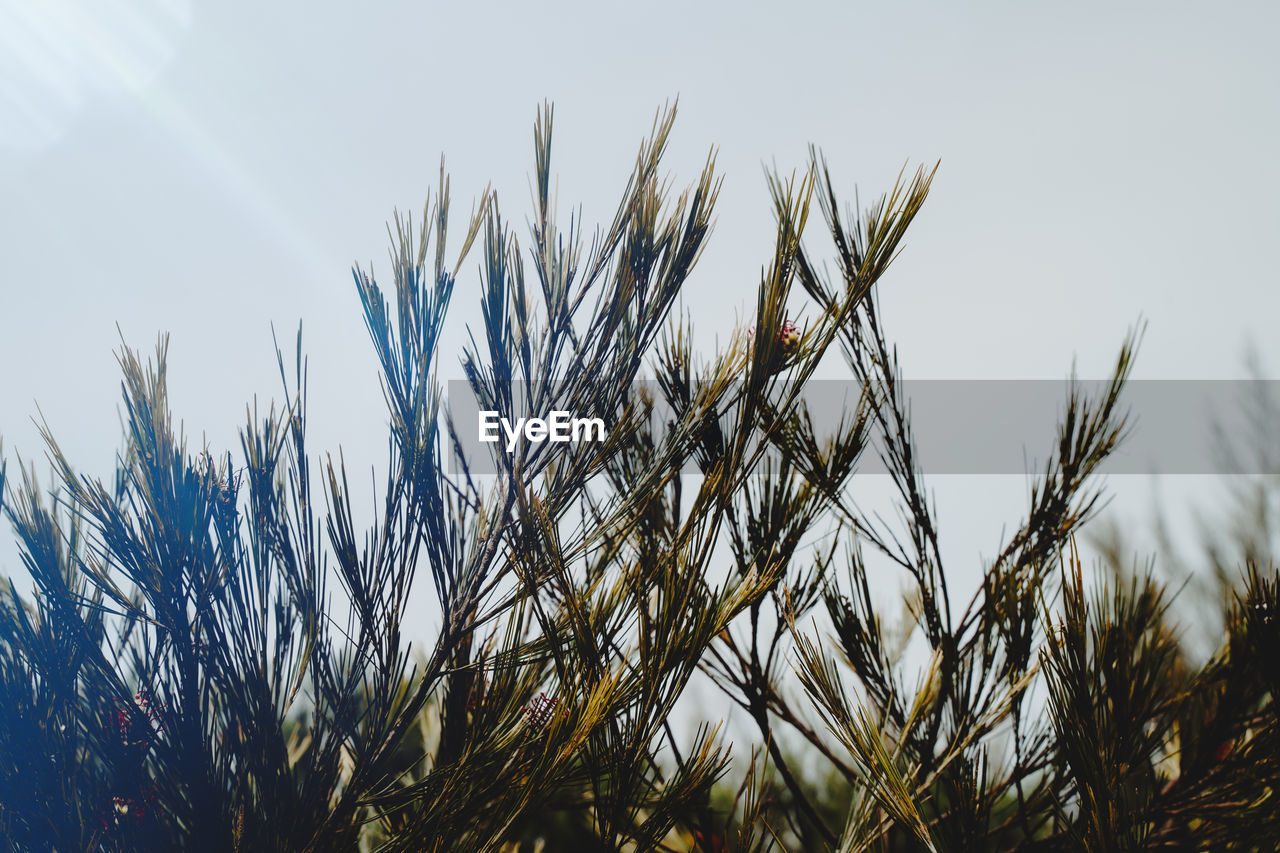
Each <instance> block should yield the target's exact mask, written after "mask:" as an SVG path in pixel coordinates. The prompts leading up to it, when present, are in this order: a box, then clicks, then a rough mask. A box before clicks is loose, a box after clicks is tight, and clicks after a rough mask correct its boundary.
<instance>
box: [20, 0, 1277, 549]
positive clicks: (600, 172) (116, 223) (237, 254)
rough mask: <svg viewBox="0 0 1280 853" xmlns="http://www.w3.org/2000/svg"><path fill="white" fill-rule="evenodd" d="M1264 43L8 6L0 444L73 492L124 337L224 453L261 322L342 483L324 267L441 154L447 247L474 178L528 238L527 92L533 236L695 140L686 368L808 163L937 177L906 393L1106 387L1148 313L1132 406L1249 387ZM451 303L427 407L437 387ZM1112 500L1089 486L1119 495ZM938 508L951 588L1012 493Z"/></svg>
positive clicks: (689, 6) (1168, 31)
mask: <svg viewBox="0 0 1280 853" xmlns="http://www.w3.org/2000/svg"><path fill="white" fill-rule="evenodd" d="M1277 32H1280V5H1276V4H1274V3H1232V4H1213V5H1212V6H1210V5H1207V4H1191V3H1165V2H1161V3H1127V4H1114V3H1080V2H1077V3H1071V4H1032V3H1014V2H1008V3H981V4H971V3H964V4H961V3H930V4H915V3H912V4H890V3H876V4H864V3H801V2H792V3H786V4H782V3H778V4H763V3H699V2H688V0H686V2H679V3H673V2H645V3H629V4H620V3H613V2H594V3H581V4H564V3H520V4H516V3H510V4H502V3H485V4H479V3H461V2H458V3H452V4H448V5H446V4H441V3H404V4H390V3H385V4H375V3H366V4H353V3H331V2H307V3H303V2H277V3H261V2H239V0H223V2H218V3H189V2H185V0H112V2H103V0H94V1H93V2H89V0H37V1H36V2H31V1H30V0H0V366H2V369H0V436H3V437H4V439H5V444H4V450H5V453H6V455H7V456H8V457H9V458H10V460H11V463H12V461H13V459H14V454H15V451H16V452H20V453H22V454H23V456H24V457H26V458H31V457H36V458H40V455H41V453H42V448H41V445H40V443H39V440H38V437H37V433H36V430H35V428H34V426H33V425H32V424H31V421H30V417H31V416H32V415H34V414H35V412H36V406H37V404H38V405H39V407H40V410H41V411H42V412H43V413H44V416H45V417H46V418H47V419H48V422H49V424H50V426H51V427H52V428H53V430H54V432H55V434H56V435H57V437H58V438H59V440H60V441H61V442H62V444H63V446H64V449H65V450H66V451H67V453H68V455H69V456H70V458H71V459H72V461H73V462H74V463H77V464H79V465H81V466H83V468H84V469H85V470H86V471H89V472H92V473H98V474H105V473H106V472H107V471H108V470H109V465H110V461H111V458H112V453H113V451H114V450H115V448H116V447H117V446H118V445H119V440H120V434H119V427H118V421H117V413H116V412H117V402H118V400H119V372H118V368H117V365H116V364H115V361H114V359H113V358H112V355H111V353H112V351H113V349H115V348H117V347H118V346H119V344H120V338H119V335H118V333H117V330H116V326H117V324H118V325H119V328H120V330H121V331H122V332H123V335H124V338H125V340H126V341H127V342H128V344H129V345H131V346H134V347H137V348H141V349H143V350H147V351H149V350H150V349H151V348H152V346H153V343H154V340H155V337H156V334H157V333H158V332H160V331H167V332H170V333H171V335H172V341H171V347H170V385H171V399H172V403H173V406H174V409H175V415H176V417H178V418H180V419H182V420H183V421H184V422H185V423H186V424H187V428H188V431H189V433H194V436H193V437H194V439H195V441H196V443H197V445H198V443H199V439H200V434H201V432H205V433H206V434H207V435H208V438H209V441H210V442H211V444H212V445H213V446H214V448H215V449H217V448H219V447H221V448H226V447H228V446H236V443H235V429H236V427H237V426H238V425H239V424H240V423H242V422H243V418H244V404H245V402H246V400H249V399H251V398H252V396H253V395H254V394H258V395H259V397H260V399H262V400H263V401H265V400H266V399H269V398H270V397H272V396H275V397H277V398H278V397H279V396H280V395H279V389H278V382H277V380H276V378H275V374H274V371H275V365H274V358H273V354H272V344H271V332H270V324H271V323H272V322H274V323H275V325H276V328H277V330H278V331H279V332H280V333H281V335H282V338H284V339H285V340H286V341H289V342H291V341H292V334H293V331H294V330H295V329H296V326H297V323H298V321H299V320H302V321H303V323H304V327H305V335H306V348H307V351H308V353H309V354H310V357H311V376H312V407H311V415H312V426H311V430H312V438H311V444H312V447H313V448H315V449H316V450H320V449H336V447H337V446H338V445H339V444H341V445H342V446H343V448H344V450H345V452H346V458H347V460H348V462H349V463H350V464H351V466H352V468H353V469H354V470H355V471H366V472H367V471H368V470H369V466H371V465H373V464H375V463H377V462H378V461H379V460H380V459H381V458H382V456H383V454H384V453H385V446H386V445H385V433H384V432H383V424H384V423H385V417H384V413H383V407H382V401H381V396H380V393H379V391H378V386H377V381H376V372H375V361H374V357H373V354H372V350H371V348H370V346H369V345H368V343H367V339H366V336H365V332H364V328H363V321H362V317H361V313H360V309H359V305H358V301H357V298H356V295H355V291H354V287H353V285H352V280H351V275H350V268H351V265H352V263H353V262H357V261H358V262H360V263H361V264H364V265H366V266H367V265H368V264H369V263H370V262H372V265H373V268H374V271H375V273H383V272H386V271H387V269H388V264H387V262H386V245H387V236H386V230H385V227H384V223H385V222H386V221H387V219H389V217H390V215H391V213H392V211H393V209H395V208H399V209H401V210H412V211H415V212H417V211H420V209H421V206H422V202H423V200H424V198H425V196H426V192H427V190H428V188H430V187H432V186H433V185H434V182H435V180H436V174H437V170H438V166H439V160H440V156H441V155H442V154H443V155H444V156H445V157H446V164H447V168H448V169H449V171H450V172H451V173H452V175H453V195H454V201H455V205H456V213H457V214H458V218H459V219H460V218H461V216H462V215H463V214H465V212H466V211H467V209H468V208H469V207H470V202H471V199H473V198H475V197H476V196H478V195H479V193H480V192H481V191H482V189H483V188H484V187H485V185H486V184H487V183H490V182H492V184H493V186H494V187H495V188H496V189H497V190H498V193H499V198H500V201H501V203H502V206H503V209H504V212H505V215H506V216H507V217H508V218H510V219H512V220H513V221H515V222H521V221H523V220H524V219H525V217H526V216H527V214H528V211H529V204H528V200H529V191H528V180H529V176H530V173H531V167H532V156H531V155H532V123H533V119H534V115H535V109H536V107H537V106H538V105H539V104H540V103H541V102H542V101H543V99H550V100H551V101H553V102H554V103H555V107H556V157H555V161H554V165H555V167H556V169H557V171H558V173H559V175H560V199H561V203H562V207H563V209H564V210H565V212H566V213H567V210H568V208H569V206H570V204H577V203H581V204H582V207H583V212H584V215H585V216H586V218H587V221H588V222H596V221H601V220H607V219H608V218H609V216H610V215H611V213H612V211H613V209H614V206H615V205H616V203H617V200H618V194H619V192H620V191H621V189H622V187H623V184H624V181H625V177H626V173H627V170H628V168H629V166H630V164H631V162H632V160H633V158H634V155H635V150H636V146H637V144H638V143H639V141H640V139H641V137H642V136H643V135H644V134H645V133H646V132H647V131H648V129H649V126H650V123H651V121H652V118H653V115H654V112H655V111H656V110H657V109H658V108H659V107H661V106H662V104H663V103H664V102H665V101H667V100H669V99H672V98H675V97H676V96H678V97H679V117H678V119H677V122H676V126H675V132H674V136H673V141H672V147H671V151H670V155H669V158H668V160H667V165H668V168H669V169H670V173H671V175H672V178H673V180H674V182H675V184H676V185H678V186H682V185H684V184H685V183H687V182H689V181H692V180H693V179H694V178H695V177H696V175H697V170H698V168H699V167H700V165H701V163H702V161H703V159H704V158H705V156H706V153H707V151H708V149H709V148H710V147H711V146H716V147H718V150H719V166H720V169H721V171H722V172H723V174H724V177H725V185H724V191H723V193H722V195H721V199H720V205H719V215H718V223H717V229H716V232H715V234H714V235H713V238H712V240H711V243H710V246H709V249H708V251H707V254H706V255H705V256H704V259H703V261H702V264H701V266H700V268H699V269H698V270H697V271H696V272H695V275H694V277H693V280H692V281H691V282H690V285H689V288H688V290H687V291H686V296H685V306H686V307H687V309H688V310H689V312H690V313H691V315H692V317H693V319H694V322H695V324H696V325H697V326H698V328H699V330H700V333H701V334H702V335H703V336H704V337H703V340H704V341H705V342H706V345H707V346H708V347H709V346H711V345H712V342H713V340H714V336H715V335H717V334H719V335H721V336H723V335H724V333H726V332H727V331H728V330H729V329H730V328H732V326H733V323H734V321H735V319H736V318H737V317H741V316H742V315H743V314H744V313H745V312H746V311H747V310H748V309H749V307H750V306H752V305H753V304H754V296H753V294H754V288H755V285H756V282H757V281H758V279H759V273H760V268H761V266H762V265H763V264H765V263H766V262H767V261H768V258H769V252H770V250H771V246H772V240H771V230H772V221H771V213H770V208H769V204H768V197H767V193H766V189H765V184H764V181H763V178H762V172H761V164H762V163H765V162H776V163H777V164H778V166H779V167H780V168H782V169H783V170H784V171H789V170H791V169H793V168H798V167H801V166H802V165H803V162H804V158H805V154H806V149H807V146H808V145H809V144H810V143H811V142H812V143H816V144H818V145H819V146H821V147H822V148H823V150H824V151H825V152H826V154H827V155H828V158H829V160H830V162H831V164H832V166H833V169H834V172H835V174H836V175H837V177H838V178H839V180H840V181H841V182H842V184H843V185H844V186H845V187H846V188H847V191H846V195H847V197H848V198H849V199H850V200H852V196H853V192H852V191H853V187H854V185H855V183H856V185H857V187H858V188H859V190H860V192H861V195H862V198H863V199H864V201H865V200H868V199H870V198H872V197H874V196H876V195H878V194H879V193H880V192H883V191H884V190H886V189H888V188H889V186H890V185H891V183H892V180H893V178H894V176H895V175H896V174H897V172H898V170H899V169H900V168H901V167H902V165H903V164H904V163H910V164H912V165H913V166H914V165H915V164H917V163H921V162H925V163H929V164H932V163H933V162H934V161H936V160H938V159H941V161H942V165H941V169H940V171H939V173H938V177H937V179H936V181H935V184H934V189H933V193H932V195H931V198H930V200H929V202H928V204H927V205H926V207H925V210H924V212H923V213H922V215H921V216H920V217H919V219H918V220H917V222H916V224H915V225H914V227H913V229H912V231H911V233H910V234H909V237H908V239H907V244H906V248H905V251H904V253H903V255H902V256H901V258H900V260H899V261H898V263H897V264H896V265H895V267H894V269H893V270H892V271H891V272H890V274H889V276H888V277H887V279H886V280H885V282H884V284H883V290H882V304H883V308H884V313H885V315H886V319H887V323H888V326H889V330H890V334H891V335H892V336H893V337H894V338H895V339H896V340H897V342H898V343H899V344H900V347H901V353H902V358H903V364H904V368H905V371H906V374H907V375H908V377H911V378H932V379H961V378H975V379H978V378H981V379H989V378H1059V377H1062V376H1065V375H1066V373H1067V372H1068V370H1069V369H1070V366H1071V363H1072V360H1073V359H1076V360H1077V361H1078V365H1079V370H1080V373H1081V374H1082V375H1083V376H1086V377H1101V376H1103V375H1104V374H1105V373H1106V370H1107V368H1108V366H1109V365H1110V363H1111V361H1112V359H1113V358H1114V355H1115V352H1116V349H1117V347H1118V346H1119V344H1120V341H1121V339H1122V337H1123V335H1124V332H1125V330H1126V329H1127V328H1129V327H1130V326H1132V325H1133V324H1134V323H1135V322H1136V321H1137V320H1138V318H1139V316H1143V317H1145V318H1146V319H1147V320H1148V321H1149V324H1150V325H1149V328H1148V332H1147V335H1146V338H1145V341H1144V344H1143V347H1142V350H1141V353H1140V356H1139V361H1138V366H1137V369H1136V375H1137V376H1138V377H1146V378H1167V379H1176V378H1188V379H1202V378H1226V377H1238V376H1242V375H1244V366H1243V360H1242V354H1243V352H1244V349H1245V345H1246V342H1248V341H1250V340H1252V341H1253V342H1255V343H1256V345H1257V346H1258V348H1259V349H1260V351H1261V354H1262V361H1263V363H1264V365H1270V366H1273V367H1274V366H1276V365H1280V343H1277V341H1276V340H1275V339H1274V337H1273V336H1272V335H1271V334H1269V333H1270V330H1271V326H1272V324H1273V320H1272V318H1273V317H1274V315H1275V314H1276V309H1277V308H1278V307H1280V297H1277V295H1276V293H1277V291H1276V287H1275V285H1276V283H1277V282H1276V277H1277V276H1276V272H1275V266H1274V264H1273V263H1272V259H1271V251H1272V249H1273V245H1274V235H1275V234H1276V233H1277V231H1278V230H1280V213H1278V208H1277V199H1278V198H1280V165H1278V163H1277V158H1276V157H1275V149H1276V140H1277V135H1278V133H1277V132H1278V131H1280V99H1278V98H1277V97H1276V92H1275V87H1276V84H1277V82H1278V81H1280V52H1277V51H1276V50H1275V41H1276V33H1277ZM469 269H471V270H474V265H470V266H469ZM475 283H476V278H475V276H474V274H472V275H469V276H468V277H467V278H465V279H464V281H463V282H462V283H461V284H460V287H459V289H458V291H457V292H456V301H457V306H456V307H457V309H458V313H457V315H456V316H457V318H458V322H457V323H456V324H454V325H453V326H452V327H451V334H452V335H453V336H454V337H453V339H452V341H446V342H445V345H444V349H443V353H444V358H443V359H442V360H441V364H440V367H441V379H451V378H460V376H461V373H460V371H459V370H458V368H457V361H456V357H455V354H456V353H458V352H460V349H459V345H460V342H461V340H462V337H461V329H462V324H463V323H465V322H466V321H468V320H470V319H473V318H474V317H475V316H476V311H475V310H474V304H475V302H476V300H477V292H476V289H475ZM1048 442H1049V436H1045V443H1046V447H1047V445H1048ZM378 467H379V471H380V472H381V469H382V465H381V464H379V466H378ZM40 469H41V470H42V471H43V470H45V466H44V465H43V463H41V465H40ZM355 478H356V477H354V476H353V479H355ZM1140 480H1141V478H1120V479H1118V480H1116V481H1115V482H1114V486H1115V490H1116V491H1117V492H1123V491H1124V490H1125V489H1128V490H1129V492H1130V493H1131V494H1134V495H1137V496H1138V497H1140V498H1145V496H1146V494H1147V486H1146V485H1144V484H1142V483H1140V482H1139V481H1140ZM938 485H939V497H940V502H941V504H942V507H943V510H944V516H945V515H946V513H947V511H948V505H949V504H950V505H951V506H953V507H954V511H953V515H952V521H951V524H952V525H957V524H958V526H959V527H960V528H962V529H961V530H959V531H957V534H956V536H955V538H952V539H951V542H952V543H953V544H954V546H955V547H957V548H962V549H964V553H962V554H961V555H960V556H961V558H962V559H963V560H966V561H975V558H976V551H977V549H979V548H980V549H982V551H983V552H985V553H987V554H990V553H992V552H993V551H994V550H995V547H996V544H997V541H998V539H999V536H1000V528H1001V525H1002V524H1004V523H1006V522H1012V520H1013V518H1014V517H1015V515H1016V513H1017V512H1018V510H1019V509H1021V507H1022V503H1023V502H1022V498H1023V496H1024V495H1025V490H1026V481H1025V479H1024V478H1019V477H1004V478H983V479H981V480H974V479H972V478H940V482H939V484H938ZM975 489H981V490H984V493H985V494H988V495H989V497H990V500H986V501H979V502H974V501H972V500H971V499H966V497H965V496H966V495H972V493H973V491H974V490H975ZM943 521H944V525H946V524H947V521H948V519H947V518H945V517H944V519H943ZM947 529H948V528H947V527H946V526H944V532H945V531H946V530H947ZM8 540H9V536H8V535H7V533H6V534H5V535H4V536H0V573H7V572H11V571H14V570H15V569H16V568H17V561H16V557H15V556H14V552H13V549H12V546H11V544H10V543H9V541H8Z"/></svg>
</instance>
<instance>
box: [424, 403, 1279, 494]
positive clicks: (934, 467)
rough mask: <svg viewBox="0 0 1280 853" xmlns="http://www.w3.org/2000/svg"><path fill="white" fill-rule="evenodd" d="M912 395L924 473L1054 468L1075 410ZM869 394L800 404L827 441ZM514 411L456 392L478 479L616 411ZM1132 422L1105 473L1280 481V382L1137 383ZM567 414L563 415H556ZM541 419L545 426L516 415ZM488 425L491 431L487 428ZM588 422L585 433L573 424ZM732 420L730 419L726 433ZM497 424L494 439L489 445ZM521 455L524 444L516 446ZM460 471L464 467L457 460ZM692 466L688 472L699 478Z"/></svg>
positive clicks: (605, 421)
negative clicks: (511, 452) (491, 411)
mask: <svg viewBox="0 0 1280 853" xmlns="http://www.w3.org/2000/svg"><path fill="white" fill-rule="evenodd" d="M1077 385H1078V387H1079V390H1080V392H1081V393H1082V394H1083V396H1084V398H1085V399H1086V400H1089V401H1095V403H1096V402H1098V401H1101V400H1102V399H1103V395H1105V393H1106V390H1107V387H1108V383H1107V382H1106V381H1093V380H1080V381H1079V382H1078V383H1077ZM642 386H643V390H644V391H645V392H646V393H647V394H648V395H649V396H650V397H651V398H652V399H653V400H654V401H655V408H654V413H653V420H652V423H653V426H654V430H655V433H656V436H657V439H658V440H659V441H660V440H661V438H662V433H663V430H665V429H666V424H667V423H668V421H670V420H671V419H672V418H673V413H672V412H671V411H670V409H669V408H668V407H667V406H666V405H665V403H664V402H663V396H662V393H661V391H660V390H659V387H658V385H657V383H656V382H652V381H645V382H637V383H636V387H635V389H634V390H635V391H636V392H637V393H638V392H640V391H641V390H642ZM901 387H902V390H903V393H904V396H905V398H906V400H907V401H908V403H909V406H910V409H909V410H910V414H911V426H912V431H913V435H914V438H915V445H916V454H917V458H918V461H919V463H920V465H921V467H922V469H923V470H924V472H925V473H926V474H1027V473H1039V472H1042V471H1043V470H1044V466H1045V463H1046V462H1047V460H1048V459H1049V458H1050V455H1051V453H1052V451H1053V449H1054V448H1055V447H1056V445H1057V436H1058V424H1059V422H1060V421H1061V418H1062V414H1063V412H1065V410H1066V401H1067V395H1068V390H1069V383H1068V382H1067V381H1066V380H908V381H906V382H903V383H902V386H901ZM861 396H862V387H861V386H860V385H859V384H858V383H856V382H853V381H844V380H814V381H811V382H808V383H806V384H805V386H804V387H803V388H802V389H801V394H800V397H801V399H802V401H803V403H804V405H805V406H806V407H807V409H808V412H809V416H810V419H811V421H812V423H813V427H814V431H815V432H816V434H817V435H818V436H819V437H820V438H821V437H822V436H824V435H829V434H831V433H832V432H834V431H835V430H836V429H837V427H838V426H839V424H840V422H841V420H842V419H844V420H845V421H846V422H847V421H848V420H849V419H850V418H849V416H850V413H851V412H852V411H853V410H854V409H856V407H857V405H858V401H859V399H860V397H861ZM514 397H515V399H516V404H515V406H514V407H513V408H514V412H512V413H503V415H502V416H505V417H506V418H507V421H508V423H507V424H506V426H505V427H504V426H503V425H502V424H500V423H498V421H497V418H498V417H499V416H498V415H496V414H495V415H487V416H483V415H482V413H481V411H480V407H479V406H478V405H477V403H476V399H475V397H474V395H473V393H472V391H471V388H470V386H469V385H468V384H467V383H466V382H465V381H452V382H449V383H448V403H449V406H450V410H451V412H452V416H453V419H454V424H455V426H456V428H457V430H458V433H459V435H458V438H459V440H460V443H461V445H462V447H463V449H464V451H465V452H466V454H467V456H468V464H469V466H470V470H471V472H472V473H479V474H492V473H496V471H497V470H498V465H497V462H496V460H497V457H498V455H499V454H506V453H507V447H508V446H509V445H510V444H512V442H513V441H514V442H529V441H533V442H542V441H546V442H552V445H553V446H552V448H548V449H554V447H555V446H557V442H559V445H558V446H561V447H569V446H570V445H571V444H572V443H573V441H574V438H575V435H574V433H575V430H576V438H577V440H578V441H579V442H581V441H584V440H587V438H586V437H587V436H588V435H590V436H591V437H594V435H595V433H594V432H593V430H592V424H590V423H587V422H588V421H591V420H592V419H597V418H598V419H599V420H600V421H601V422H602V425H603V428H604V430H605V431H606V432H607V431H609V430H612V428H613V427H614V423H613V420H612V417H611V415H610V413H603V412H586V411H571V410H570V407H569V406H567V405H563V404H555V405H549V406H546V407H545V408H546V411H536V412H535V411H530V410H529V409H528V407H527V406H526V405H525V403H524V402H523V401H524V400H525V399H527V396H526V394H525V393H524V389H523V388H519V387H518V388H516V389H515V393H514ZM1120 399H1121V402H1120V407H1119V408H1120V411H1121V412H1122V413H1125V414H1127V423H1128V424H1129V427H1130V428H1129V432H1128V435H1127V438H1126V440H1125V441H1123V442H1122V443H1121V445H1120V447H1119V449H1117V450H1116V451H1115V452H1114V453H1113V454H1112V455H1111V456H1110V457H1109V459H1108V460H1107V461H1106V462H1105V463H1104V465H1103V466H1102V473H1107V474H1280V406H1278V405H1277V401H1280V381H1278V380H1134V381H1131V382H1129V383H1128V384H1127V385H1126V386H1125V388H1124V391H1123V392H1122V395H1121V398H1120ZM556 412H560V413H561V414H559V415H556V414H554V413H556ZM521 417H523V418H526V419H528V418H541V419H543V420H544V421H547V423H545V424H544V425H543V426H542V427H539V426H538V424H536V423H534V424H532V429H530V424H529V423H528V421H527V420H526V422H525V424H524V426H523V427H522V428H520V429H519V430H516V428H517V427H519V426H520V424H519V422H518V421H517V419H518V418H521ZM482 418H483V423H482ZM575 420H578V421H582V423H578V424H576V425H575V423H574V421H575ZM727 424H728V422H727V421H726V427H727ZM482 426H486V427H487V434H488V435H489V436H490V437H493V436H495V435H496V440H494V441H482V440H481V427H482ZM871 435H872V445H871V446H870V447H869V448H868V449H867V451H866V452H864V454H863V457H862V461H861V463H860V465H859V468H858V472H859V473H864V474H883V473H886V469H885V466H884V463H883V462H882V461H881V459H880V458H879V453H878V444H877V442H878V437H876V436H875V432H874V431H872V433H871ZM513 449H515V451H516V452H519V450H518V444H516V446H515V447H514V448H513ZM455 464H456V463H455ZM696 472H697V468H696V466H693V465H691V466H689V473H696Z"/></svg>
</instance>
